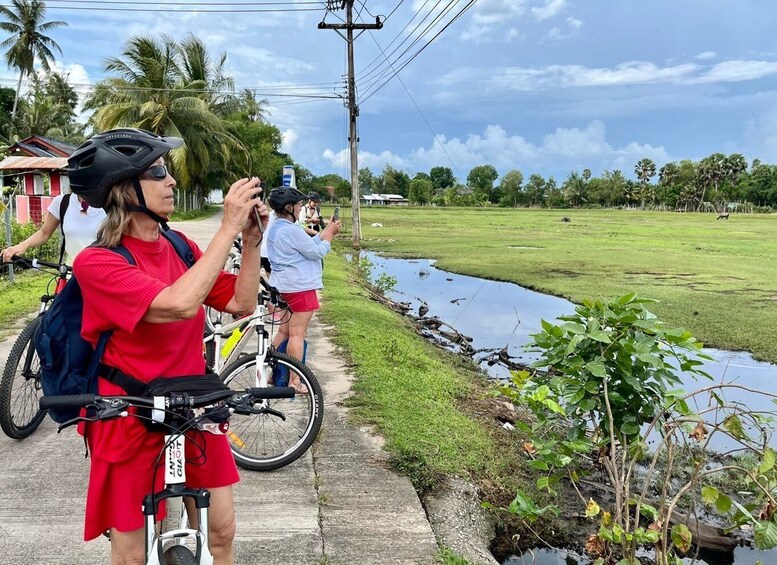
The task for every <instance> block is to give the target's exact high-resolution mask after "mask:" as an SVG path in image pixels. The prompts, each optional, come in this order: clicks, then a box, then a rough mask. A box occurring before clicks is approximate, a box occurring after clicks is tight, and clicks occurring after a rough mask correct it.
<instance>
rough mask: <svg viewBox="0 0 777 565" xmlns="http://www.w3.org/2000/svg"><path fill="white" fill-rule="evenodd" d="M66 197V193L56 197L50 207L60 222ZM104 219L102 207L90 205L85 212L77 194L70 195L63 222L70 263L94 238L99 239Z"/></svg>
mask: <svg viewBox="0 0 777 565" xmlns="http://www.w3.org/2000/svg"><path fill="white" fill-rule="evenodd" d="M64 197H65V195H64V194H60V195H59V196H57V197H55V198H54V200H52V201H51V204H50V205H49V208H48V211H49V212H50V213H51V215H52V216H54V217H55V218H56V219H57V220H59V221H60V222H61V221H62V218H60V217H59V207H60V204H61V203H62V199H63V198H64ZM104 219H105V210H103V209H102V208H92V207H91V206H89V208H87V209H86V214H83V213H81V202H79V200H78V198H77V197H76V195H75V194H74V195H72V196H71V197H70V203H69V204H68V206H67V210H65V221H64V223H63V224H62V227H64V228H65V230H64V231H65V254H66V255H67V261H68V263H71V264H72V262H73V259H75V257H76V255H78V254H79V253H80V252H81V250H82V249H83V248H84V247H87V246H89V245H91V244H92V243H94V240H95V239H97V228H98V227H99V226H100V222H102V221H103V220H104Z"/></svg>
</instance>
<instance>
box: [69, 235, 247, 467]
mask: <svg viewBox="0 0 777 565" xmlns="http://www.w3.org/2000/svg"><path fill="white" fill-rule="evenodd" d="M182 237H184V239H186V242H187V243H188V244H189V246H190V247H191V249H192V251H193V253H194V256H195V258H196V259H199V258H200V257H201V256H202V251H200V249H199V248H198V247H197V245H196V244H195V243H194V242H192V241H191V240H189V239H188V238H186V237H185V236H183V235H182ZM121 243H122V244H123V245H124V246H125V247H126V248H127V249H128V250H129V251H130V253H131V254H132V256H133V258H134V259H135V262H136V265H130V264H129V263H128V262H127V260H126V259H125V258H124V257H122V256H121V255H119V254H118V253H115V252H114V251H111V250H108V249H104V248H99V247H90V248H87V249H85V250H84V251H82V252H81V253H80V254H79V255H78V257H76V260H75V262H74V264H73V272H74V274H75V276H76V278H77V279H78V283H79V285H80V286H81V290H82V292H83V296H84V310H83V322H82V323H83V326H82V330H81V335H83V337H84V339H86V340H87V341H89V342H90V343H92V344H93V345H94V344H96V343H97V339H98V338H99V336H100V334H101V333H102V332H104V331H105V330H113V334H112V335H111V337H110V339H109V340H108V344H107V346H106V349H105V354H104V355H103V358H102V362H103V363H105V364H106V365H111V366H113V367H116V368H118V369H120V370H121V371H123V372H124V373H126V374H127V375H131V376H133V377H135V378H136V379H138V380H141V381H143V382H148V381H150V380H152V379H154V378H156V377H163V376H164V377H174V376H181V375H197V374H203V373H204V372H205V359H204V357H203V349H202V335H203V329H204V325H205V314H204V311H203V309H202V308H200V311H199V312H198V313H197V316H195V317H194V318H192V319H190V320H181V321H177V322H168V323H161V324H153V323H149V322H145V321H143V320H142V318H143V316H144V315H145V314H146V312H147V311H148V308H149V306H150V305H151V303H152V302H153V301H154V299H155V298H156V296H157V295H158V294H159V293H160V292H161V291H162V290H163V289H164V288H166V287H168V286H170V285H171V284H172V283H174V282H175V281H176V280H178V279H179V278H180V277H181V276H183V274H184V273H185V272H186V271H187V267H186V265H185V264H184V263H183V261H182V260H181V258H180V257H178V255H177V254H176V252H175V249H174V248H173V246H172V244H170V242H169V241H167V239H165V238H164V237H161V236H160V237H159V239H158V240H157V241H143V240H140V239H136V238H134V237H130V236H127V235H125V236H123V237H122V239H121ZM235 279H236V277H235V276H234V275H231V274H228V273H226V272H224V273H221V274H220V275H219V277H218V279H217V280H216V283H215V284H214V285H213V288H212V289H211V291H210V293H209V294H208V297H207V299H206V301H205V304H207V305H208V306H213V307H214V308H217V309H219V310H223V309H224V308H225V307H226V305H227V303H228V302H229V300H230V299H231V298H232V296H233V295H234V291H235ZM98 391H99V393H100V394H102V395H111V394H116V395H119V394H126V392H124V391H123V390H122V389H121V388H120V387H118V386H117V385H114V384H113V383H110V382H108V381H106V380H105V379H100V380H99V384H98ZM153 439H154V438H153V434H148V433H147V432H146V429H145V427H144V426H143V424H142V423H141V422H140V421H139V420H138V419H137V418H121V419H118V420H110V421H106V422H100V424H99V425H92V426H90V427H89V443H90V447H91V450H92V457H96V458H100V459H104V460H106V461H109V462H119V461H124V460H126V459H128V458H129V457H131V456H132V454H133V449H136V448H139V447H140V445H141V444H145V443H154V441H153Z"/></svg>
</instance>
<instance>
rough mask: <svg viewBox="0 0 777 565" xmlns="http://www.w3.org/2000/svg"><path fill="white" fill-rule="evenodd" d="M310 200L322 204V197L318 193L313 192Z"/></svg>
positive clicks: (309, 194)
mask: <svg viewBox="0 0 777 565" xmlns="http://www.w3.org/2000/svg"><path fill="white" fill-rule="evenodd" d="M308 200H314V201H315V202H321V197H320V196H319V195H318V192H316V191H315V190H311V191H310V192H309V193H308Z"/></svg>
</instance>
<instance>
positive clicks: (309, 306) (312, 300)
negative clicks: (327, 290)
mask: <svg viewBox="0 0 777 565" xmlns="http://www.w3.org/2000/svg"><path fill="white" fill-rule="evenodd" d="M281 296H282V297H283V299H284V300H285V301H286V302H287V303H288V305H289V308H291V311H292V312H315V311H316V310H318V309H319V308H320V307H321V305H320V304H319V303H318V295H317V294H316V291H315V290H303V291H301V292H281Z"/></svg>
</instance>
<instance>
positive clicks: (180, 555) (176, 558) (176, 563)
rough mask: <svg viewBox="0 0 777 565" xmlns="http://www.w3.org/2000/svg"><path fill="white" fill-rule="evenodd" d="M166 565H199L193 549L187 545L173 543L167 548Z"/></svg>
mask: <svg viewBox="0 0 777 565" xmlns="http://www.w3.org/2000/svg"><path fill="white" fill-rule="evenodd" d="M165 564H166V565H197V558H196V557H194V554H193V553H192V551H191V549H189V548H188V547H186V546H185V545H172V546H170V547H169V548H168V549H166V550H165Z"/></svg>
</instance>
